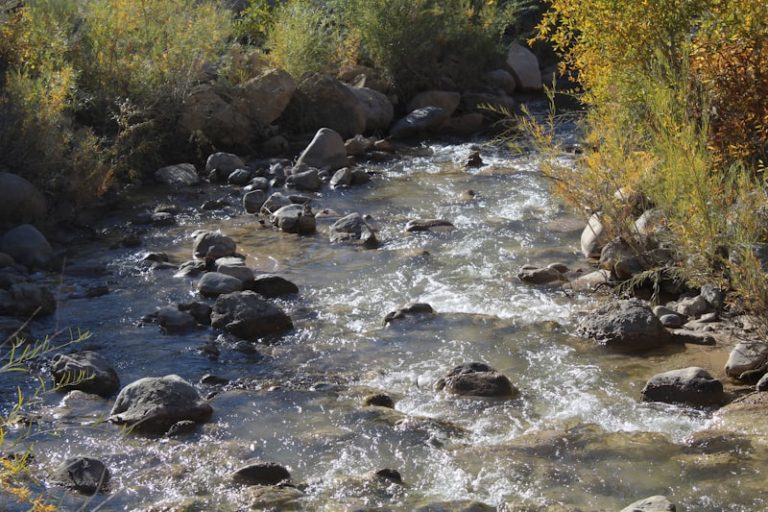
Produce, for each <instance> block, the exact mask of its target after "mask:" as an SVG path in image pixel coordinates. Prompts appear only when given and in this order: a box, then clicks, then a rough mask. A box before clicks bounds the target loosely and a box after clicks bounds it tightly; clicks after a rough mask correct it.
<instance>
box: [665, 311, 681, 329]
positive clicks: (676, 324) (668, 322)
mask: <svg viewBox="0 0 768 512" xmlns="http://www.w3.org/2000/svg"><path fill="white" fill-rule="evenodd" d="M658 318H659V321H660V322H661V325H663V326H664V327H666V328H667V329H678V328H680V327H682V326H683V324H685V319H684V318H683V317H682V316H680V315H678V314H671V315H662V316H660V317H658Z"/></svg>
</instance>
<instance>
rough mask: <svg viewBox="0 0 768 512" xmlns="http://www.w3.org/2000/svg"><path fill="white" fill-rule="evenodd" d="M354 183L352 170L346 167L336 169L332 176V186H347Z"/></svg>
mask: <svg viewBox="0 0 768 512" xmlns="http://www.w3.org/2000/svg"><path fill="white" fill-rule="evenodd" d="M351 184H352V170H351V169H350V168H349V167H344V168H343V169H339V170H338V171H336V172H335V173H334V175H333V177H332V178H331V188H345V187H349V186H350V185H351Z"/></svg>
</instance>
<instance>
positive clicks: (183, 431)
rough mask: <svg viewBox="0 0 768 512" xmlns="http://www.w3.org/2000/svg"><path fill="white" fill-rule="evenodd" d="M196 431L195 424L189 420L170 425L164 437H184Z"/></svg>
mask: <svg viewBox="0 0 768 512" xmlns="http://www.w3.org/2000/svg"><path fill="white" fill-rule="evenodd" d="M196 429H197V423H195V422H194V421H190V420H183V421H178V422H176V423H174V424H173V425H171V428H169V429H168V432H166V433H165V435H166V436H168V437H178V436H186V435H189V434H194V433H195V430H196Z"/></svg>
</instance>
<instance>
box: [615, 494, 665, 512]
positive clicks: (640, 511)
mask: <svg viewBox="0 0 768 512" xmlns="http://www.w3.org/2000/svg"><path fill="white" fill-rule="evenodd" d="M676 510H677V508H676V507H675V505H674V504H673V503H672V502H671V501H669V500H668V499H667V498H665V497H664V496H651V497H650V498H645V499H642V500H639V501H636V502H634V503H632V504H631V505H629V506H628V507H625V508H623V509H621V512H675V511H676Z"/></svg>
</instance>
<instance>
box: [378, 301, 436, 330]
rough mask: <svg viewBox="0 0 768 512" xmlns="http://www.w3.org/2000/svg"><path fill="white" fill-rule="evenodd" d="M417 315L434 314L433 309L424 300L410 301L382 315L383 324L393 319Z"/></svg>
mask: <svg viewBox="0 0 768 512" xmlns="http://www.w3.org/2000/svg"><path fill="white" fill-rule="evenodd" d="M418 315H429V316H433V315H435V310H434V309H433V308H432V306H430V305H429V304H427V303H426V302H411V303H409V304H406V305H405V306H403V307H401V308H399V309H397V310H395V311H391V312H389V313H387V316H385V317H384V325H387V324H388V323H390V322H393V321H394V320H403V319H405V318H407V317H409V316H418Z"/></svg>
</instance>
